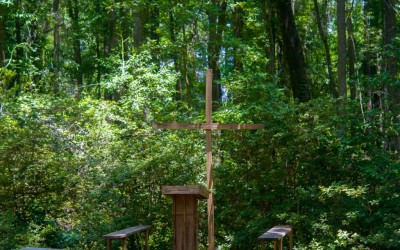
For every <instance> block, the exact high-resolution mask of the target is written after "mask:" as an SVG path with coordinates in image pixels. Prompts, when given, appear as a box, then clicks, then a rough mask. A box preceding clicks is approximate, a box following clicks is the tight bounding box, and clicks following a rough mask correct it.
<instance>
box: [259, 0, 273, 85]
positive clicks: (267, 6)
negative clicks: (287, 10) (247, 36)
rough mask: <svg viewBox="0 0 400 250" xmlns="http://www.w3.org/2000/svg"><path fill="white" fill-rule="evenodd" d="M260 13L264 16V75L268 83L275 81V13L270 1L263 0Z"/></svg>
mask: <svg viewBox="0 0 400 250" xmlns="http://www.w3.org/2000/svg"><path fill="white" fill-rule="evenodd" d="M261 8H262V13H263V16H264V27H265V33H266V34H267V37H268V42H269V43H268V44H266V45H265V47H264V51H265V55H266V57H267V59H268V62H267V65H266V73H267V80H268V81H273V82H274V81H275V73H276V71H275V64H276V55H275V54H276V49H275V42H276V28H275V27H276V13H275V10H274V8H273V7H272V5H271V0H265V1H263V2H262V5H261Z"/></svg>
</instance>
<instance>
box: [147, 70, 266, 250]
mask: <svg viewBox="0 0 400 250" xmlns="http://www.w3.org/2000/svg"><path fill="white" fill-rule="evenodd" d="M153 128H154V129H175V130H177V129H179V130H181V129H186V130H194V129H201V130H205V131H206V169H207V189H208V190H209V192H210V193H209V195H208V200H207V204H208V208H207V214H208V250H215V242H214V198H213V197H214V195H213V189H214V183H213V178H212V131H213V130H255V129H263V128H264V124H244V123H239V124H221V123H213V122H212V70H211V69H209V70H207V75H206V123H203V124H182V123H165V124H158V123H154V124H153Z"/></svg>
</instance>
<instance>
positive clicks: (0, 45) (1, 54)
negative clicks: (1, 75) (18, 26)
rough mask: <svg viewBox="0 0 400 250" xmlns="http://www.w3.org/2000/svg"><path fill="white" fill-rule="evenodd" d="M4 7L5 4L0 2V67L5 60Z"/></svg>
mask: <svg viewBox="0 0 400 250" xmlns="http://www.w3.org/2000/svg"><path fill="white" fill-rule="evenodd" d="M6 8H7V6H6V5H4V4H0V67H3V66H4V65H5V61H6V20H5V19H6V16H5V14H6Z"/></svg>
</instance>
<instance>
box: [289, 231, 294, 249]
mask: <svg viewBox="0 0 400 250" xmlns="http://www.w3.org/2000/svg"><path fill="white" fill-rule="evenodd" d="M289 249H290V250H293V228H292V230H290V234H289Z"/></svg>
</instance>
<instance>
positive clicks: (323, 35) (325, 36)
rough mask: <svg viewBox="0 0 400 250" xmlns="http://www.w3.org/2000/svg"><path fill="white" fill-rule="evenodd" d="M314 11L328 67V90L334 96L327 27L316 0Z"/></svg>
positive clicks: (334, 88) (335, 91) (335, 92)
mask: <svg viewBox="0 0 400 250" xmlns="http://www.w3.org/2000/svg"><path fill="white" fill-rule="evenodd" d="M314 12H315V18H316V21H317V26H318V32H319V35H320V37H321V40H322V44H323V45H324V50H325V60H326V66H327V68H328V79H329V86H330V92H331V94H332V95H333V96H335V97H336V96H337V90H336V84H335V80H334V77H333V71H332V59H331V51H330V49H329V42H328V34H327V28H326V24H323V23H322V18H321V14H320V10H319V5H318V0H314Z"/></svg>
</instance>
